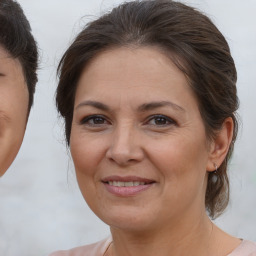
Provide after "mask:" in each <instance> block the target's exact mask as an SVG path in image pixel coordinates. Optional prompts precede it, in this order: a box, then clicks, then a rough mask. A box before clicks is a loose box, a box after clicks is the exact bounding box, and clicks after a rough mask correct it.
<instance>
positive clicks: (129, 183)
mask: <svg viewBox="0 0 256 256" xmlns="http://www.w3.org/2000/svg"><path fill="white" fill-rule="evenodd" d="M107 183H108V184H109V185H110V186H115V187H136V186H140V185H146V184H149V183H146V182H141V181H108V182H107Z"/></svg>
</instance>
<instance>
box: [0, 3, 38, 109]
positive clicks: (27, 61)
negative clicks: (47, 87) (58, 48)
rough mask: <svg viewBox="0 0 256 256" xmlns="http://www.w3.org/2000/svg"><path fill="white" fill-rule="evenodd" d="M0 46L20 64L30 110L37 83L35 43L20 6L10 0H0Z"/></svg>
mask: <svg viewBox="0 0 256 256" xmlns="http://www.w3.org/2000/svg"><path fill="white" fill-rule="evenodd" d="M0 46H2V47H3V48H4V49H5V50H6V51H7V52H8V53H9V54H10V55H11V56H12V57H13V58H17V59H18V60H19V62H20V64H21V66H22V69H23V73H24V77H25V79H26V83H27V86H28V91H29V105H28V107H29V110H30V108H31V106H32V104H33V97H34V92H35V85H36V83H37V74H36V70H37V65H38V52H37V45H36V42H35V39H34V37H33V36H32V34H31V28H30V25H29V22H28V20H27V18H26V16H25V15H24V13H23V11H22V8H21V7H20V5H19V4H18V3H17V2H15V1H12V0H0Z"/></svg>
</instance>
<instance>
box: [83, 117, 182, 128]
mask: <svg viewBox="0 0 256 256" xmlns="http://www.w3.org/2000/svg"><path fill="white" fill-rule="evenodd" d="M97 119H100V120H101V121H102V122H103V123H97V121H96V120H97ZM157 119H160V120H158V121H164V122H165V123H164V124H156V120H157ZM153 120H155V123H154V124H150V122H151V121H153ZM90 121H93V122H94V123H90ZM95 121H96V123H95ZM98 121H99V120H98ZM80 124H81V125H88V126H91V127H102V126H103V125H108V124H111V123H110V122H109V121H108V119H107V118H106V117H105V116H103V115H89V116H87V117H85V118H83V119H82V120H81V121H80ZM144 125H150V126H154V127H167V126H170V125H177V122H176V121H174V120H173V119H172V118H170V117H167V116H165V115H160V114H157V115H152V116H150V117H149V118H148V119H147V120H146V122H145V123H144Z"/></svg>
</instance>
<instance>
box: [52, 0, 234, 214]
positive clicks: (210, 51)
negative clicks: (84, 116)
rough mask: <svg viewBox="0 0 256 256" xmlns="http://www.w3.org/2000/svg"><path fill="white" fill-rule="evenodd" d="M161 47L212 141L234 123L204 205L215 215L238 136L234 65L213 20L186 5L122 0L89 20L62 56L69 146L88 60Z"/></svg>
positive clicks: (61, 95) (59, 100)
mask: <svg viewBox="0 0 256 256" xmlns="http://www.w3.org/2000/svg"><path fill="white" fill-rule="evenodd" d="M134 45H135V46H157V47H158V48H159V49H160V50H162V51H164V52H165V53H166V54H169V56H170V58H171V59H172V61H173V62H174V63H175V64H176V65H177V67H178V68H179V69H180V70H181V71H182V72H184V73H185V75H186V76H187V78H188V81H189V84H190V86H191V88H192V90H193V91H194V94H195V96H196V97H197V100H198V104H199V109H200V113H201V116H202V119H203V122H204V124H205V129H206V134H207V136H208V137H209V139H212V138H214V136H215V135H216V134H217V132H218V131H219V130H220V129H221V127H222V124H223V122H224V120H225V119H226V118H227V117H231V118H232V119H233V122H234V131H233V138H232V143H231V145H230V148H229V152H228V154H227V156H226V158H225V160H224V161H223V163H222V164H221V166H220V167H219V169H218V172H217V174H214V173H212V172H209V175H208V184H207V191H206V197H205V206H206V210H207V211H208V213H209V215H210V216H211V217H212V218H215V217H217V216H218V215H220V214H221V213H222V212H223V211H224V209H225V208H226V206H227V204H228V201H229V181H228V176H227V163H228V160H229V158H230V156H231V153H232V150H233V146H234V142H235V139H236V135H237V129H238V123H237V120H236V116H235V111H236V110H237V108H238V104H239V103H238V98H237V94H236V93H237V92H236V80H237V75H236V68H235V64H234V61H233V59H232V57H231V54H230V49H229V46H228V44H227V42H226V40H225V38H224V37H223V35H222V34H221V33H220V31H219V30H218V29H217V28H216V27H215V25H214V24H213V23H212V22H211V20H210V19H209V18H208V17H206V16H205V15H203V14H202V13H200V12H199V11H197V10H195V9H193V8H192V7H189V6H186V5H184V4H182V3H179V2H175V1H171V0H144V1H132V2H127V3H124V4H122V5H120V6H118V7H116V8H114V9H113V10H112V11H111V12H110V13H107V14H105V15H103V16H102V17H100V18H99V19H97V20H95V21H93V22H91V23H89V24H88V25H87V26H86V27H85V28H84V29H83V30H82V32H80V34H79V35H78V36H77V37H76V38H75V40H74V42H73V43H72V44H71V46H70V47H69V48H68V49H67V51H66V52H65V54H64V56H63V57H62V59H61V61H60V64H59V67H58V72H59V84H58V88H57V95H56V104H57V108H58V111H59V113H60V114H61V115H62V116H63V117H64V119H65V133H66V140H67V143H68V145H69V140H70V132H71V123H72V119H73V107H74V98H75V93H76V87H77V82H78V80H79V78H80V75H81V72H82V71H83V69H84V67H85V65H86V64H88V62H89V61H90V60H91V59H92V58H95V56H97V55H98V54H99V53H100V52H102V51H104V50H106V49H109V48H113V47H121V46H128V47H129V46H134Z"/></svg>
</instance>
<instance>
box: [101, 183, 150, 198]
mask: <svg viewBox="0 0 256 256" xmlns="http://www.w3.org/2000/svg"><path fill="white" fill-rule="evenodd" d="M103 184H104V186H105V187H106V189H107V191H108V192H110V193H111V194H114V195H116V196H123V197H128V196H135V195H137V194H139V193H140V192H143V191H145V190H147V189H149V188H150V187H152V186H153V184H154V183H151V184H146V185H138V186H132V187H117V186H113V185H109V184H108V183H103Z"/></svg>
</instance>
